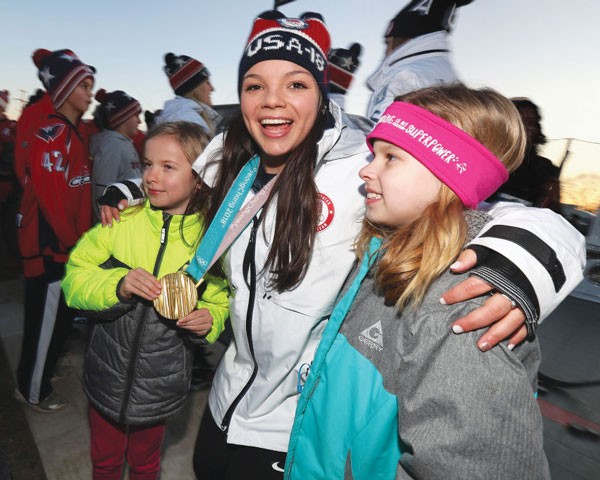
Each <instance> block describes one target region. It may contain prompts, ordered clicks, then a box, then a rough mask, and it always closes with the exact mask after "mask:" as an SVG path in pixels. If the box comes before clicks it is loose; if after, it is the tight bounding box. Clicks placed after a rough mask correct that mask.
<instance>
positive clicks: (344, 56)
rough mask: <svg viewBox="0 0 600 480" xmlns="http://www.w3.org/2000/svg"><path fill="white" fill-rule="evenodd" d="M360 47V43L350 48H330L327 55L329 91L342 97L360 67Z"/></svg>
mask: <svg viewBox="0 0 600 480" xmlns="http://www.w3.org/2000/svg"><path fill="white" fill-rule="evenodd" d="M361 50H362V47H361V45H360V43H353V44H352V45H350V48H332V49H331V52H330V53H329V91H330V92H331V93H341V94H342V95H344V94H345V93H346V91H347V90H348V88H350V84H351V83H352V79H353V78H354V72H355V71H356V69H357V68H358V66H359V65H360V61H359V56H360V52H361Z"/></svg>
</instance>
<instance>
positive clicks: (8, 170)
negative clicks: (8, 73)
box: [0, 90, 17, 203]
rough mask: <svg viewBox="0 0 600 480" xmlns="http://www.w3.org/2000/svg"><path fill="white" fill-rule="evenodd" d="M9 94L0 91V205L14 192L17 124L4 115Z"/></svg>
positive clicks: (5, 91) (6, 91)
mask: <svg viewBox="0 0 600 480" xmlns="http://www.w3.org/2000/svg"><path fill="white" fill-rule="evenodd" d="M9 98H10V94H9V92H8V90H0V203H4V202H5V201H7V200H8V198H10V197H11V195H12V194H13V193H14V191H15V187H16V178H15V167H14V163H15V141H16V136H17V122H15V121H14V120H11V119H10V118H8V117H7V115H6V108H7V107H8V102H9Z"/></svg>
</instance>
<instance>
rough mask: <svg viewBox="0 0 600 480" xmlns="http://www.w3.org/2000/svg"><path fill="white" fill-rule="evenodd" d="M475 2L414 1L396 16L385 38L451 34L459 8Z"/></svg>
mask: <svg viewBox="0 0 600 480" xmlns="http://www.w3.org/2000/svg"><path fill="white" fill-rule="evenodd" d="M471 2H473V0H430V1H427V2H424V1H423V0H412V1H411V2H409V3H408V5H406V6H405V7H404V8H403V9H402V10H400V12H399V13H398V15H396V16H395V17H394V18H393V19H392V21H391V22H390V24H389V25H388V28H387V30H386V32H385V35H384V37H396V38H415V37H419V36H421V35H426V34H428V33H433V32H437V31H441V30H446V31H447V32H450V31H451V30H452V27H453V24H454V14H455V13H456V8H457V7H462V6H464V5H468V4H469V3H471Z"/></svg>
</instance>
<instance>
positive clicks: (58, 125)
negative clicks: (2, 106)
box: [18, 112, 92, 277]
mask: <svg viewBox="0 0 600 480" xmlns="http://www.w3.org/2000/svg"><path fill="white" fill-rule="evenodd" d="M28 150H29V152H28V155H27V162H26V165H25V175H24V178H23V198H22V200H21V208H20V214H19V222H18V226H19V227H20V228H19V245H20V248H21V256H22V259H23V267H24V274H25V276H26V277H34V276H37V275H41V274H42V273H43V272H44V262H43V258H44V257H49V258H51V259H52V260H53V261H55V262H60V263H65V262H66V261H67V257H68V253H69V249H70V248H71V247H73V245H75V243H76V242H77V240H78V239H79V237H80V236H81V235H82V234H83V233H84V232H85V231H86V230H88V229H89V228H90V227H91V226H92V191H91V161H90V156H89V147H88V137H87V135H86V133H85V130H84V129H83V128H81V126H75V125H73V124H72V123H71V122H70V121H69V120H68V119H67V118H66V117H64V116H62V115H60V114H59V113H56V112H54V113H52V114H50V115H48V116H47V117H46V121H45V122H44V124H43V126H42V127H40V128H38V130H37V132H36V133H35V135H34V136H33V138H32V139H31V144H30V145H29V147H28Z"/></svg>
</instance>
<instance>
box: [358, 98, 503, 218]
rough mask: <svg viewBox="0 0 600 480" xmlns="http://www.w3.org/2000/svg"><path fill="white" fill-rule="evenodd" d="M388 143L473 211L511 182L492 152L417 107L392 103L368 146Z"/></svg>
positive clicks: (371, 147)
mask: <svg viewBox="0 0 600 480" xmlns="http://www.w3.org/2000/svg"><path fill="white" fill-rule="evenodd" d="M375 140H385V141H386V142H389V143H391V144H393V145H396V146H397V147H400V148H402V149H403V150H406V151H407V152H408V153H409V154H411V155H412V156H413V157H415V158H416V159H417V160H419V161H420V162H421V163H422V164H423V165H425V166H426V167H427V168H428V169H429V170H430V171H431V173H433V174H434V175H435V176H436V177H437V178H439V179H440V180H441V181H442V182H443V183H445V184H446V185H448V187H449V188H450V189H451V190H452V191H453V192H454V193H456V195H457V196H458V198H460V199H461V200H462V202H463V203H464V204H465V205H466V206H467V207H469V208H476V207H477V204H479V202H481V201H483V200H485V199H486V198H488V197H489V196H490V195H491V194H492V193H494V192H495V191H496V190H497V189H498V187H499V186H500V185H502V184H503V183H504V182H506V180H507V179H508V171H507V170H506V168H505V167H504V165H503V164H502V162H500V160H498V159H497V158H496V157H495V156H494V154H493V153H492V152H490V151H489V150H488V149H487V148H485V147H484V146H483V145H482V144H481V143H479V142H478V141H477V140H475V139H474V138H473V137H471V136H470V135H468V134H467V133H465V132H464V131H463V130H461V129H460V128H458V127H456V126H454V125H452V124H451V123H450V122H447V121H446V120H444V119H442V118H440V117H438V116H437V115H434V114H433V113H431V112H429V111H428V110H425V109H423V108H421V107H417V106H416V105H412V104H410V103H404V102H394V103H392V104H391V105H390V106H389V107H388V108H387V109H386V110H385V112H384V113H383V115H382V117H381V118H380V119H379V122H378V123H377V125H375V128H374V129H373V131H372V132H371V133H370V134H369V135H368V136H367V144H368V145H369V149H370V150H371V152H373V142H374V141H375Z"/></svg>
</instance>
